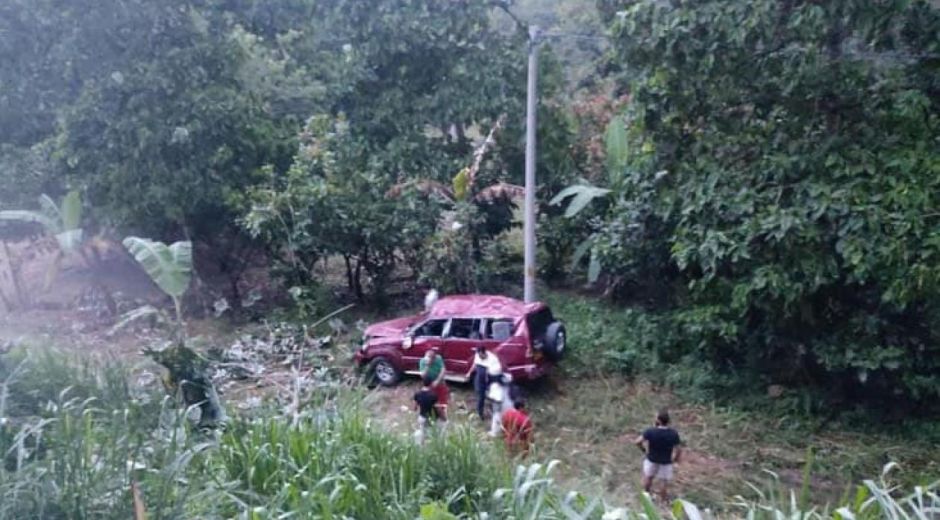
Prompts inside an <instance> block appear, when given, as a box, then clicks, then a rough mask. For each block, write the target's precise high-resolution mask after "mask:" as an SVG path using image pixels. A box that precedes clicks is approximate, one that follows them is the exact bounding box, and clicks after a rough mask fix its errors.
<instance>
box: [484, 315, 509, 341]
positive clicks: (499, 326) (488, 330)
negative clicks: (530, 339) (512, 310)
mask: <svg viewBox="0 0 940 520" xmlns="http://www.w3.org/2000/svg"><path fill="white" fill-rule="evenodd" d="M510 335H512V320H507V319H501V320H486V326H485V327H484V329H483V337H484V338H485V339H492V340H496V341H505V340H507V339H509V336H510Z"/></svg>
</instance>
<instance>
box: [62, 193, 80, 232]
mask: <svg viewBox="0 0 940 520" xmlns="http://www.w3.org/2000/svg"><path fill="white" fill-rule="evenodd" d="M59 217H60V219H61V221H62V229H63V230H65V231H71V230H74V229H80V228H81V225H82V195H81V193H79V192H78V191H77V190H72V191H70V192H68V194H66V195H65V197H63V198H62V204H61V205H60V206H59Z"/></svg>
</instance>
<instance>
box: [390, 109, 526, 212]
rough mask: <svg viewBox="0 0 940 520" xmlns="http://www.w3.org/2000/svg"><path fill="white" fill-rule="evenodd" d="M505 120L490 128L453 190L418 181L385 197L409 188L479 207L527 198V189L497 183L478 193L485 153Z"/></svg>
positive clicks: (395, 195)
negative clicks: (480, 205) (478, 179)
mask: <svg viewBox="0 0 940 520" xmlns="http://www.w3.org/2000/svg"><path fill="white" fill-rule="evenodd" d="M505 119H506V116H505V114H504V115H501V116H500V117H499V118H498V119H497V120H496V123H494V124H493V127H492V128H490V131H489V133H488V134H486V138H485V139H483V142H482V143H480V145H479V146H477V147H476V149H474V151H473V161H472V162H471V163H470V165H469V166H467V167H465V168H463V169H461V170H460V171H459V172H457V174H456V175H455V176H454V178H453V179H452V181H451V185H450V186H447V185H446V184H444V183H442V182H438V181H435V180H431V179H419V180H417V181H410V182H406V183H400V184H396V185H394V186H392V188H391V189H390V190H388V193H386V195H387V196H389V197H398V196H400V195H401V194H402V192H403V191H404V190H405V189H406V188H408V187H413V188H415V189H417V190H418V191H420V192H423V193H425V194H427V195H434V196H436V197H438V198H440V199H442V200H443V201H444V202H446V203H448V204H451V205H453V204H457V203H459V202H463V201H470V202H474V203H477V204H480V203H484V202H486V203H492V202H495V201H497V200H514V199H519V198H522V197H523V196H524V195H525V188H523V187H522V186H518V185H515V184H509V183H506V182H497V183H495V184H492V185H490V186H487V187H485V188H482V189H480V190H477V189H476V177H477V173H479V171H480V166H481V165H482V164H483V158H484V157H485V156H486V153H487V152H488V151H489V150H490V149H491V148H492V147H493V146H495V145H496V134H497V133H499V131H500V130H501V129H502V127H503V122H504V121H505Z"/></svg>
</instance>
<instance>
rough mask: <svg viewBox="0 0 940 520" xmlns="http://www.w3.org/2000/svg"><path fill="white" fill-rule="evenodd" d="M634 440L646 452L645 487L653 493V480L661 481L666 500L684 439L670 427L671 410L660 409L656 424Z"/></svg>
mask: <svg viewBox="0 0 940 520" xmlns="http://www.w3.org/2000/svg"><path fill="white" fill-rule="evenodd" d="M634 442H635V443H636V445H637V446H639V448H640V450H641V451H642V452H643V453H645V454H646V457H645V458H644V459H643V489H644V490H645V491H646V492H647V493H652V488H653V481H654V480H659V481H661V482H662V484H663V487H662V491H661V492H660V497H661V498H662V500H663V502H665V501H666V499H667V491H668V488H669V481H671V480H672V477H673V464H674V463H676V462H679V458H680V457H681V456H682V446H681V443H682V440H681V439H680V438H679V432H677V431H676V430H674V429H673V428H670V427H669V412H667V411H666V410H662V411H660V412H659V413H658V414H657V415H656V426H654V427H653V428H647V429H646V430H645V431H644V432H643V434H642V435H640V436H639V437H637V438H636V440H635V441H634Z"/></svg>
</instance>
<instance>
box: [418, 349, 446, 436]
mask: <svg viewBox="0 0 940 520" xmlns="http://www.w3.org/2000/svg"><path fill="white" fill-rule="evenodd" d="M418 370H419V371H420V372H421V378H422V379H424V380H430V381H432V383H431V390H432V391H434V394H435V395H437V403H436V404H435V405H434V406H435V408H437V416H438V419H440V420H441V421H446V420H447V402H448V401H449V400H450V390H449V389H448V388H447V383H445V382H444V372H445V370H444V358H443V357H441V354H440V352H438V349H437V347H432V348H429V349H428V351H427V352H426V353H425V354H424V357H423V358H421V361H420V362H418Z"/></svg>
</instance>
